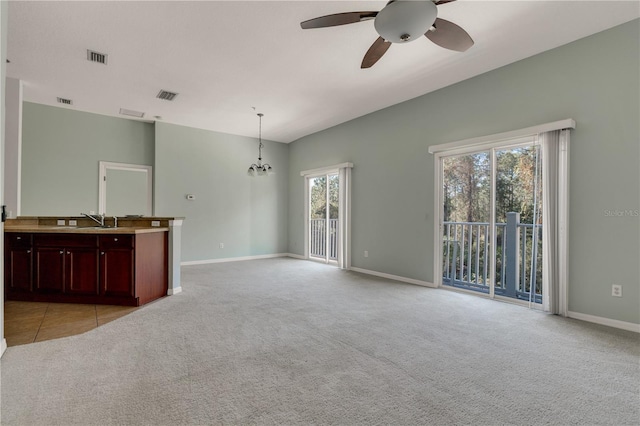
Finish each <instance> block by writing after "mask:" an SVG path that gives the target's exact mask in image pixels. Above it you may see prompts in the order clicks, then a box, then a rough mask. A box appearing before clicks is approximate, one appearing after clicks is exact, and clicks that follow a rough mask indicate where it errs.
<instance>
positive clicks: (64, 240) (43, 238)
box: [33, 234, 98, 247]
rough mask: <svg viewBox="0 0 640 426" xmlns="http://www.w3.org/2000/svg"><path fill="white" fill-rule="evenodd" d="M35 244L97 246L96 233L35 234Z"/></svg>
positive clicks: (42, 245) (48, 245) (39, 245)
mask: <svg viewBox="0 0 640 426" xmlns="http://www.w3.org/2000/svg"><path fill="white" fill-rule="evenodd" d="M33 245H34V246H38V247H97V245H98V237H97V236H96V235H90V234H87V235H82V234H77V235H73V234H34V235H33Z"/></svg>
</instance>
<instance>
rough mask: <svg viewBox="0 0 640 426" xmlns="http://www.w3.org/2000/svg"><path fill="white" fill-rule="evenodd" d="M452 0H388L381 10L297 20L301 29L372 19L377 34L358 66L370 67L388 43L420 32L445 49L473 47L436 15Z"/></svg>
mask: <svg viewBox="0 0 640 426" xmlns="http://www.w3.org/2000/svg"><path fill="white" fill-rule="evenodd" d="M453 1H455V0H390V1H389V2H388V3H387V4H386V6H385V7H384V8H382V10H381V11H379V12H376V11H372V12H345V13H336V14H333V15H326V16H320V17H318V18H314V19H309V20H307V21H304V22H301V23H300V26H301V27H302V29H304V30H307V29H312V28H324V27H335V26H338V25H345V24H353V23H356V22H362V21H369V20H371V19H373V20H374V21H373V25H374V27H375V29H376V31H377V32H378V34H380V37H378V39H377V40H376V41H375V42H374V43H373V44H372V45H371V47H370V48H369V50H368V51H367V53H366V54H365V55H364V59H363V60H362V64H361V65H360V68H371V67H372V66H373V65H374V64H375V63H376V62H378V60H379V59H380V58H382V55H384V54H385V53H386V51H387V50H388V49H389V47H390V46H391V43H407V42H409V41H413V40H417V39H418V38H420V37H421V36H422V35H424V36H425V37H427V38H428V39H429V40H431V41H432V42H434V43H435V44H437V45H438V46H440V47H444V48H445V49H451V50H456V51H458V52H464V51H465V50H467V49H469V48H470V47H471V46H473V40H472V39H471V37H470V36H469V34H468V33H467V32H466V31H465V30H463V29H462V28H460V27H459V26H458V25H456V24H454V23H453V22H449V21H446V20H444V19H440V18H438V17H437V16H438V6H439V5H441V4H445V3H451V2H453Z"/></svg>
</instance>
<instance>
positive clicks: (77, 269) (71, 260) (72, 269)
mask: <svg viewBox="0 0 640 426" xmlns="http://www.w3.org/2000/svg"><path fill="white" fill-rule="evenodd" d="M65 253H66V254H65V258H66V260H65V284H66V285H65V293H67V294H87V295H89V294H93V295H97V294H98V250H97V249H95V248H80V247H75V248H68V249H66V251H65Z"/></svg>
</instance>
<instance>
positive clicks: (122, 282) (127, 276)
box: [100, 235, 135, 297]
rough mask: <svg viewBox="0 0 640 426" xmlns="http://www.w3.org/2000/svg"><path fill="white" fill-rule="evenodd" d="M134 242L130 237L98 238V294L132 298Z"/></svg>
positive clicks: (110, 236) (105, 236)
mask: <svg viewBox="0 0 640 426" xmlns="http://www.w3.org/2000/svg"><path fill="white" fill-rule="evenodd" d="M134 242H135V239H134V238H133V237H132V236H130V235H113V236H112V235H109V236H107V235H104V236H101V237H100V294H103V295H105V296H129V297H133V295H134V291H133V290H134V287H133V282H134V273H135V271H134V261H135V252H134Z"/></svg>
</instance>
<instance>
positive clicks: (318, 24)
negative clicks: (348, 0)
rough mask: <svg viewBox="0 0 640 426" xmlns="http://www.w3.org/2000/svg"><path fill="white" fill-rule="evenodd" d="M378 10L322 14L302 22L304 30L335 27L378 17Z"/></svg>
mask: <svg viewBox="0 0 640 426" xmlns="http://www.w3.org/2000/svg"><path fill="white" fill-rule="evenodd" d="M377 14H378V12H345V13H335V14H333V15H326V16H320V17H318V18H313V19H309V20H308V21H304V22H301V23H300V26H301V27H302V29H303V30H308V29H311V28H324V27H335V26H338V25H345V24H353V23H355V22H362V21H368V20H369V19H373V18H375V17H376V15H377Z"/></svg>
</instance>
